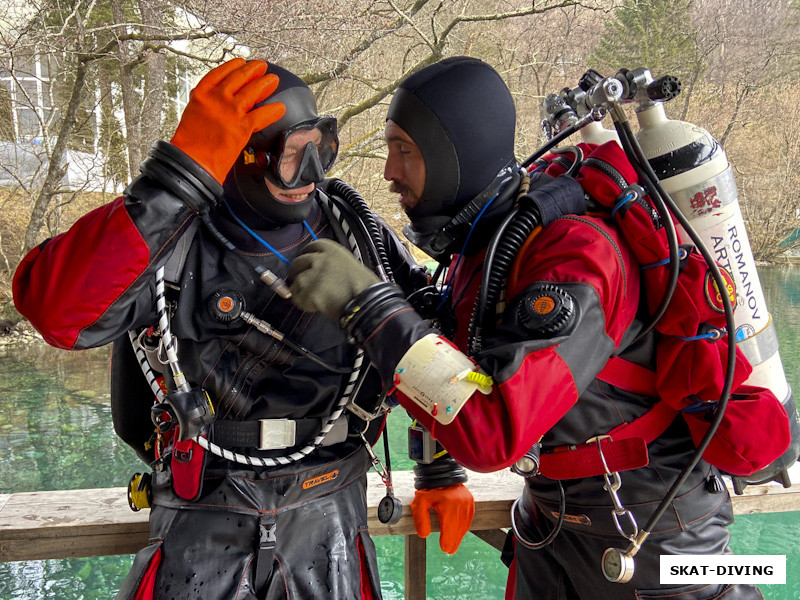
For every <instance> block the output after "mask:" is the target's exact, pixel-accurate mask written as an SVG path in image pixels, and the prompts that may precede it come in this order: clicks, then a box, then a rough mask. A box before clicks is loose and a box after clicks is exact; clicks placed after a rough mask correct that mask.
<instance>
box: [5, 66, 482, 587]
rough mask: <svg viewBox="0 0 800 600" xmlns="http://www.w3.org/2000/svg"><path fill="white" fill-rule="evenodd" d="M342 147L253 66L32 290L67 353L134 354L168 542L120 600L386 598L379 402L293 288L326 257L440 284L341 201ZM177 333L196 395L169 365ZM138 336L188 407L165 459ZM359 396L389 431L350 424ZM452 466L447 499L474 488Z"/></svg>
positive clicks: (215, 97)
mask: <svg viewBox="0 0 800 600" xmlns="http://www.w3.org/2000/svg"><path fill="white" fill-rule="evenodd" d="M337 147H338V137H337V132H336V121H335V119H334V118H332V117H319V115H318V114H317V108H316V102H315V100H314V96H313V94H312V92H311V90H310V89H309V88H308V86H306V85H305V84H304V83H303V82H302V81H301V80H300V79H299V78H298V77H297V76H295V75H294V74H292V73H290V72H289V71H287V70H285V69H282V68H280V67H277V66H276V65H272V64H270V65H269V66H267V64H266V63H264V62H263V61H251V62H247V63H246V62H245V61H244V60H242V59H234V60H232V61H230V62H227V63H225V64H223V65H221V66H220V67H217V68H216V69H214V70H213V71H211V72H210V73H209V74H207V75H206V76H205V77H204V78H203V80H202V81H201V82H200V83H199V84H198V86H197V87H196V88H195V89H194V90H193V92H192V96H191V99H190V102H189V104H188V106H187V108H186V110H185V112H184V113H183V116H182V119H181V123H180V125H179V126H178V129H177V131H176V133H175V136H174V137H173V138H172V140H171V143H166V142H163V141H162V142H157V143H156V144H155V146H154V147H153V149H152V150H151V152H150V154H149V156H148V158H147V159H146V160H145V162H144V163H143V164H142V167H141V170H142V173H143V174H142V175H141V176H140V177H138V178H137V179H136V180H134V181H133V183H131V184H130V185H129V186H128V188H127V189H126V190H125V193H124V195H123V196H122V197H120V198H118V199H117V200H115V201H113V202H111V203H110V204H108V205H105V206H102V207H100V208H98V209H97V210H94V211H92V212H91V213H89V214H87V215H85V216H84V217H83V218H81V219H80V220H79V221H78V222H77V223H76V224H75V225H74V226H73V227H72V228H71V229H70V230H69V231H68V232H66V233H64V234H62V235H59V236H57V237H55V238H52V239H49V240H47V241H46V242H44V243H42V244H41V245H40V246H39V247H38V248H36V249H34V250H33V251H32V252H31V253H30V254H29V255H28V256H27V257H26V258H25V259H24V260H23V262H22V264H21V265H20V267H19V269H18V271H17V273H16V275H15V279H14V299H15V302H16V305H17V307H18V309H19V310H20V312H21V313H22V314H24V315H25V316H26V317H28V318H29V319H30V321H31V322H32V323H33V325H34V326H35V327H36V328H37V329H38V330H39V331H40V332H41V333H42V335H43V336H44V338H45V339H46V340H47V341H48V342H49V343H51V344H53V345H55V346H57V347H60V348H66V349H76V350H77V349H83V348H91V347H97V346H101V345H103V344H107V343H109V342H112V341H114V342H115V344H114V352H113V360H112V404H113V407H114V422H115V428H116V430H117V432H118V433H119V434H120V436H121V437H123V439H125V440H126V441H127V442H128V443H130V444H131V445H133V446H134V448H135V449H136V450H137V452H138V453H139V454H140V456H141V457H142V458H143V459H144V460H146V461H147V462H148V463H152V465H153V474H152V492H151V494H152V497H151V498H150V505H151V507H152V508H151V516H150V526H151V542H150V545H148V547H146V548H145V549H143V550H142V551H141V552H139V554H138V555H137V557H136V559H135V561H134V566H133V569H132V571H131V573H130V574H129V576H128V578H127V580H126V581H125V583H124V585H123V588H122V589H121V590H120V592H119V595H118V596H117V597H118V598H120V599H128V598H131V599H132V598H134V597H135V598H136V599H137V600H140V599H145V598H148V599H149V598H154V599H156V600H165V599H187V600H188V599H190V598H191V599H194V598H199V597H202V598H205V599H208V600H231V599H234V598H238V599H241V600H244V599H256V598H258V599H270V600H271V599H278V598H331V599H345V598H347V599H352V598H376V599H377V598H380V597H381V592H380V586H379V582H378V572H377V568H376V562H375V549H374V545H373V543H372V541H371V539H370V536H369V532H368V529H367V511H366V499H365V488H366V476H365V474H366V472H367V470H368V469H369V468H370V466H371V460H370V455H369V454H368V451H367V446H366V444H367V443H369V444H372V443H374V441H375V440H376V439H377V436H378V435H379V433H380V428H381V426H382V423H383V416H382V414H380V411H379V410H377V409H376V407H380V401H381V398H382V396H381V385H380V381H379V378H378V377H377V374H376V373H375V371H374V370H369V369H368V367H367V362H366V361H363V360H362V361H361V365H360V366H359V356H358V353H357V348H356V347H355V346H353V345H352V344H350V343H348V342H347V340H346V338H345V334H344V333H343V332H342V331H341V330H340V329H339V328H338V327H337V326H335V325H334V324H332V323H330V322H329V321H327V320H326V319H324V318H322V317H320V316H319V315H316V314H310V313H303V312H302V311H300V310H299V309H298V308H296V307H295V305H294V304H293V303H292V302H291V301H290V300H288V299H287V298H286V294H285V287H281V286H282V285H283V284H282V280H281V278H283V277H285V276H286V273H287V267H288V264H289V262H290V261H291V260H293V259H294V258H295V257H297V256H298V255H299V254H300V252H301V251H302V250H303V248H304V247H305V246H306V245H307V244H308V243H309V242H311V241H312V240H315V239H324V240H328V241H330V242H331V243H335V244H337V245H338V244H341V245H342V246H341V247H342V250H343V251H344V252H345V253H346V254H348V256H353V255H354V254H356V253H357V254H358V255H359V256H360V261H362V262H363V264H364V265H365V272H366V273H369V274H370V276H371V277H372V276H374V275H372V273H373V272H377V273H381V274H382V275H383V276H384V277H386V276H387V275H386V273H387V271H391V274H392V275H393V277H394V281H395V282H396V283H397V284H398V285H400V286H401V287H403V288H404V289H408V290H411V289H414V288H415V287H419V286H420V285H421V284H425V283H426V282H427V274H426V273H425V272H423V271H422V270H421V269H420V268H419V267H417V266H415V265H414V263H413V260H412V259H411V258H410V256H409V255H408V254H407V252H406V251H405V249H404V248H402V246H401V245H400V243H399V242H398V240H397V239H396V237H395V236H394V235H393V234H392V233H391V232H390V230H389V229H388V227H385V226H384V225H383V224H382V222H380V221H378V220H376V218H375V217H374V215H372V214H371V213H369V211H368V210H366V205H365V204H364V203H363V201H362V200H360V198H356V199H355V200H353V196H352V195H353V194H354V193H355V192H353V191H352V190H350V189H349V188H347V186H346V185H342V184H341V182H336V181H333V182H326V184H327V189H328V193H327V194H326V192H325V191H323V189H322V186H321V185H320V184H321V183H322V182H323V177H324V173H325V171H326V170H328V169H329V168H330V167H331V165H332V163H333V161H334V159H335V157H336V154H337V149H338V148H337ZM337 185H338V186H339V187H336V186H337ZM337 190H338V191H337ZM356 196H357V194H356ZM348 198H349V200H348ZM160 267H165V273H164V275H163V277H162V280H163V281H162V283H163V285H164V291H163V296H164V299H165V301H166V304H165V310H163V311H159V310H158V302H159V300H160V299H161V295H162V292H161V291H160V288H159V287H158V285H157V283H156V280H157V277H156V273H157V271H158V269H159V268H160ZM264 274H267V275H268V277H267V278H266V279H264V281H267V282H268V283H271V287H268V285H266V284H265V283H264V282H263V281H262V275H264ZM164 316H166V317H167V319H168V329H169V331H170V333H171V337H172V338H173V344H174V347H173V349H174V350H175V352H176V355H177V364H178V365H179V368H180V369H182V373H183V376H184V377H185V379H186V382H187V386H188V387H189V388H190V390H189V391H188V392H180V381H179V375H177V374H176V373H175V372H173V371H172V370H170V369H168V368H167V367H166V365H163V364H162V365H160V363H161V362H163V363H166V362H167V358H168V355H165V354H164V352H165V349H166V348H165V346H166V345H167V344H165V343H163V341H164V331H163V329H164V328H162V327H161V326H160V325H161V323H160V321H159V319H160V318H161V317H164ZM246 316H247V318H249V319H250V320H249V321H247V322H245V320H244V319H245V317H246ZM259 327H260V328H261V329H262V330H261V331H260V330H259ZM129 331H132V332H134V335H133V338H134V340H136V341H137V346H138V349H140V350H141V349H144V350H147V351H148V352H149V353H150V355H156V354H158V356H159V357H160V359H159V358H156V359H155V360H153V361H152V363H153V364H152V365H145V371H149V372H150V373H151V374H153V375H154V376H155V377H156V379H157V378H158V377H159V376H163V378H164V379H165V380H166V386H167V390H168V391H169V392H170V394H168V395H167V397H166V401H165V402H159V403H158V404H156V406H155V407H154V411H155V412H154V413H153V418H154V419H155V422H156V424H157V426H158V428H159V431H160V434H159V435H158V436H155V438H154V439H153V437H154V436H153V432H154V427H153V422H152V421H151V406H152V404H153V392H152V391H151V389H150V387H148V385H147V383H146V380H145V377H143V375H142V371H141V370H140V369H139V365H138V360H137V359H138V358H139V356H140V355H136V356H134V349H133V346H132V345H131V342H130V341H129V335H128V333H127V332H129ZM264 331H266V332H267V333H265V332H264ZM270 332H271V333H270ZM159 336H160V337H159ZM159 339H161V340H162V344H161V345H160V346H159V345H158V342H159ZM145 356H146V355H145ZM145 362H147V361H145ZM156 370H160V371H161V372H160V373H159V372H154V371H156ZM176 388H179V389H178V390H176ZM206 394H207V395H206ZM347 395H350V396H352V398H351V400H350V401H352V402H355V403H356V404H357V405H358V406H360V407H361V408H362V410H363V411H364V412H363V413H359V414H369V413H378V414H379V416H378V418H375V419H374V420H372V422H368V420H366V419H367V417H366V416H365V420H362V419H360V418H358V417H357V416H356V414H355V413H353V412H352V411H350V410H346V409H345V410H342V408H343V406H342V401H343V400H344V399H347ZM206 399H207V400H206ZM209 401H210V405H209ZM337 410H338V411H339V412H340V413H341V416H340V417H339V418H338V419H336V420H335V421H334V420H333V418H332V415H335V414H336V413H337ZM176 420H177V421H178V422H179V427H178V429H184V430H186V431H182V432H180V436H179V434H178V429H176V428H175V427H174V425H175V421H176ZM323 427H329V430H328V431H327V434H326V435H325V436H324V437H323V438H322V439H321V441H320V440H319V439H318V438H319V437H320V436H321V435H322V434H321V432H322V431H323ZM197 434H204V435H205V437H206V439H207V440H208V441H210V442H212V443H213V444H215V446H216V447H218V448H220V449H222V450H224V451H225V452H227V453H228V455H229V456H230V455H232V454H233V453H235V454H238V455H240V456H243V457H245V458H244V461H245V463H246V462H247V461H251V460H252V461H253V462H254V464H252V465H251V464H242V461H241V460H240V461H238V462H237V461H236V460H230V459H228V458H226V457H224V456H218V455H217V454H215V453H213V452H212V451H211V450H209V449H206V448H204V447H201V446H200V445H199V444H198V443H197V442H196V441H193V440H192V439H189V438H193V437H194V436H195V435H197ZM362 434H363V435H362ZM179 438H182V439H179ZM365 438H366V441H365ZM154 447H155V448H154ZM309 447H310V448H311V450H309ZM269 460H272V462H271V463H269V464H267V463H268V462H269ZM448 460H449V465H450V468H449V470H448V478H447V479H446V481H444V483H446V484H448V485H450V486H452V485H461V484H463V482H464V481H465V480H466V474H465V472H464V470H463V469H462V468H461V467H459V466H458V465H456V464H455V462H454V461H452V459H448ZM432 479H436V478H432ZM436 485H437V484H436V482H435V481H433V483H432V485H431V487H435V486H436ZM470 501H471V496H470ZM461 535H463V533H462V534H461Z"/></svg>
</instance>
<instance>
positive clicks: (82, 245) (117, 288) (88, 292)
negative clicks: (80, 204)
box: [13, 182, 194, 349]
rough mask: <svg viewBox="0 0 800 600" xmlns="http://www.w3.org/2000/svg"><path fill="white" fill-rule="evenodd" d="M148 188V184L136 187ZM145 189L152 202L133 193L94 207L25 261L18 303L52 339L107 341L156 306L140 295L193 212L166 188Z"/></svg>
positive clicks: (18, 276)
mask: <svg viewBox="0 0 800 600" xmlns="http://www.w3.org/2000/svg"><path fill="white" fill-rule="evenodd" d="M132 187H133V186H132ZM143 187H147V183H146V182H140V183H139V184H138V186H136V187H135V188H134V192H136V191H139V192H142V191H145V190H142V188H143ZM129 190H130V188H129ZM142 195H143V196H145V197H147V200H145V201H142V200H140V199H139V198H138V197H137V196H135V195H133V194H131V193H126V196H125V197H120V198H117V199H116V200H114V201H113V202H110V203H109V204H106V205H104V206H101V207H99V208H97V209H95V210H93V211H91V212H90V213H88V214H86V215H84V216H83V217H82V218H81V219H79V220H78V221H77V222H76V223H75V225H73V226H72V227H71V228H70V229H69V230H68V231H67V232H65V233H63V234H61V235H58V236H56V237H54V238H52V239H50V240H47V241H46V242H44V243H42V244H41V245H39V246H38V247H36V248H34V249H33V250H31V251H30V252H29V253H28V255H27V256H26V257H25V258H24V259H23V260H22V262H21V263H20V265H19V267H18V268H17V271H16V273H15V274H14V280H13V292H14V303H15V305H16V307H17V310H19V312H20V313H22V315H24V316H25V317H26V318H28V319H29V320H30V322H31V324H32V325H33V326H34V327H35V328H36V329H37V330H38V331H39V332H40V333H41V334H42V336H43V337H44V339H45V340H46V341H47V342H48V343H50V344H52V345H54V346H57V347H59V348H66V349H82V348H88V347H94V346H100V345H103V344H106V343H108V342H110V341H111V340H113V339H115V338H116V337H118V336H119V335H121V334H122V333H123V332H124V331H127V329H129V328H131V327H132V326H133V325H134V324H136V323H134V322H135V321H137V320H140V319H141V318H142V317H143V315H141V314H140V313H141V312H142V311H143V310H146V311H148V312H150V311H152V306H153V303H152V301H149V302H141V303H137V301H136V300H137V298H138V297H139V295H140V292H141V291H142V290H143V289H145V288H147V287H148V286H149V285H151V282H152V274H153V273H154V272H155V269H156V268H157V266H160V264H163V263H164V262H165V261H166V259H167V258H168V255H169V248H170V242H171V241H172V240H173V239H174V238H175V237H176V235H177V233H178V232H179V231H181V230H182V228H183V227H185V225H186V223H188V221H189V220H190V219H191V218H192V216H193V214H194V213H191V211H189V210H188V209H187V208H186V207H185V206H184V205H183V204H182V203H181V202H180V201H179V200H178V199H177V198H175V197H174V196H171V195H170V194H168V193H167V192H165V191H164V190H161V189H159V188H151V189H149V190H146V192H145V193H144V194H142ZM145 307H146V308H145Z"/></svg>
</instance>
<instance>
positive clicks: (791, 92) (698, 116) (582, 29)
mask: <svg viewBox="0 0 800 600" xmlns="http://www.w3.org/2000/svg"><path fill="white" fill-rule="evenodd" d="M236 55H240V56H245V57H250V58H263V59H265V60H268V61H272V62H275V63H278V64H281V65H282V66H284V67H287V68H289V69H290V70H292V71H294V72H295V73H297V74H298V75H300V76H302V78H303V79H304V80H305V81H306V82H307V83H308V84H309V85H310V86H311V88H312V89H313V90H314V92H315V94H316V95H317V99H318V104H319V109H320V114H331V115H335V116H336V117H337V118H338V119H339V136H340V142H341V146H340V152H339V158H338V160H337V162H336V164H335V166H334V168H333V170H332V171H331V173H330V175H331V176H335V177H340V178H342V179H344V180H345V181H347V182H348V183H349V184H350V185H352V186H353V187H355V188H356V189H357V190H358V191H359V192H360V193H361V195H362V196H364V198H365V199H366V200H367V202H368V204H369V205H370V206H371V207H372V209H373V210H374V211H376V212H377V213H379V214H380V215H382V216H383V217H384V218H385V219H386V220H387V221H388V222H389V224H390V225H392V226H393V227H395V228H397V229H398V230H399V229H400V228H401V227H402V225H403V224H404V222H405V220H404V217H403V215H402V212H401V211H400V209H399V207H398V206H397V204H396V198H395V195H393V194H390V193H389V192H388V184H387V183H386V182H385V181H384V180H383V159H384V158H385V154H386V148H385V143H384V141H383V125H384V119H385V115H386V109H387V107H388V103H389V101H390V100H391V95H392V93H393V91H394V90H395V89H396V87H397V85H398V83H399V82H400V81H401V80H402V79H403V78H404V77H406V76H407V75H408V74H410V73H411V72H413V71H415V70H418V69H420V68H422V67H424V66H425V65H428V64H431V63H433V62H435V61H437V60H440V59H442V58H444V57H447V56H453V55H469V56H474V57H477V58H481V59H483V60H485V61H487V62H488V63H490V64H491V65H493V66H494V67H495V68H496V69H497V70H498V71H499V72H500V73H501V75H502V76H503V78H504V79H505V81H506V82H507V83H508V85H509V87H510V89H511V91H512V93H513V96H514V99H515V102H516V106H517V126H518V135H517V156H518V157H519V158H520V159H522V158H525V157H526V156H528V155H529V154H531V153H532V152H533V151H534V150H535V149H536V148H537V147H538V146H539V145H541V144H542V143H543V142H544V140H545V138H544V134H543V132H542V129H541V126H540V123H541V119H542V112H541V108H542V101H543V99H544V97H545V96H546V95H547V94H549V93H556V92H559V91H560V90H561V89H562V88H564V87H570V88H573V87H575V86H576V85H577V83H578V81H579V78H580V77H581V75H582V74H583V73H584V72H585V71H586V70H587V69H589V68H592V69H595V70H596V71H598V72H599V73H601V74H603V75H614V74H615V73H616V72H617V71H618V70H619V69H622V68H625V69H633V68H637V67H646V68H648V69H650V71H651V72H652V74H653V76H654V77H656V78H657V77H660V76H662V75H674V76H676V77H678V79H679V80H680V81H681V83H682V91H681V94H680V95H679V96H678V97H677V98H676V99H674V100H672V101H671V102H669V103H667V104H666V105H665V107H666V109H667V114H668V116H670V117H671V118H675V119H681V120H686V121H689V122H692V123H696V124H698V125H700V126H701V127H703V128H705V129H707V130H708V131H710V132H711V134H712V135H713V136H714V137H715V138H716V139H717V140H718V141H719V142H720V143H721V144H722V146H723V147H724V149H725V151H726V152H727V154H728V158H729V160H730V162H731V164H732V165H733V169H734V173H735V176H736V180H737V185H738V189H739V201H740V203H741V206H742V212H743V215H744V218H745V221H746V224H747V227H748V231H749V234H750V241H751V245H752V249H753V253H754V255H755V257H756V259H757V260H760V261H771V262H779V261H782V260H785V259H786V257H787V256H790V255H791V254H792V252H793V250H796V248H797V247H798V244H800V240H793V241H792V235H793V234H795V232H796V231H797V229H798V227H800V221H799V220H798V215H800V78H798V73H800V0H584V1H574V0H560V1H559V0H542V1H537V0H530V1H528V2H525V1H523V0H488V1H487V0H354V1H347V0H320V1H318V0H271V1H264V0H208V1H205V0H187V1H183V2H181V1H173V0H25V1H24V2H23V1H21V0H0V60H1V61H2V63H0V65H2V67H0V75H3V76H5V77H7V78H10V79H14V78H17V77H20V76H21V74H23V73H25V74H28V75H29V74H30V73H32V72H35V71H36V72H40V71H41V69H40V70H38V71H37V70H35V69H33V68H32V65H33V64H34V62H35V59H37V58H38V60H39V61H40V62H41V61H44V62H46V66H47V68H46V73H47V76H48V81H49V83H50V84H51V85H49V86H48V93H49V94H50V98H49V106H50V107H52V110H47V111H42V110H39V111H32V112H31V114H35V115H36V118H37V119H39V120H40V121H41V132H42V134H41V139H37V140H36V143H37V150H38V152H39V154H38V155H37V156H39V157H40V159H39V163H38V164H37V166H36V168H35V169H33V170H30V169H29V168H26V169H23V168H22V166H21V164H16V163H15V161H14V160H10V159H8V158H7V157H8V156H9V155H8V154H6V155H4V156H5V157H6V158H4V159H3V160H2V162H0V174H2V175H3V176H4V180H5V181H6V182H7V183H6V185H5V186H4V187H2V188H0V329H2V328H9V327H13V326H14V325H15V324H16V323H17V322H18V321H19V320H20V318H21V317H20V316H19V314H18V313H17V312H16V311H15V310H14V308H13V303H12V302H11V278H12V276H13V273H14V270H15V269H16V266H17V265H18V263H19V261H20V260H21V258H22V256H24V254H25V253H26V252H27V251H28V250H29V249H31V248H33V247H34V246H36V245H37V244H39V243H41V242H42V241H43V240H44V239H46V238H48V237H51V236H54V235H57V234H58V233H60V232H62V231H64V230H65V229H67V228H68V227H69V226H70V225H71V224H72V223H73V222H74V221H75V219H77V218H78V217H79V216H81V215H82V214H84V213H85V212H87V211H88V210H90V209H92V208H94V207H96V206H99V205H100V204H102V203H105V202H108V201H110V200H111V199H113V197H114V196H115V195H117V194H116V193H113V192H111V191H107V192H88V191H86V189H87V186H81V185H77V186H76V185H75V184H74V182H73V183H72V184H71V185H69V186H66V185H65V184H64V176H65V173H66V172H67V169H68V164H67V163H68V159H69V157H70V156H71V155H70V154H69V151H70V150H82V151H90V152H94V153H95V155H96V156H97V157H98V158H99V159H102V160H100V161H99V164H101V165H102V177H103V179H105V180H106V182H108V183H109V184H110V185H108V186H107V189H108V190H112V189H114V188H116V189H121V188H122V187H123V186H124V185H125V184H126V183H127V182H130V181H131V179H132V178H134V177H135V176H136V175H137V174H138V166H139V164H140V163H141V161H142V159H143V158H144V157H145V156H146V154H147V151H148V149H149V148H150V146H152V144H153V142H154V141H156V140H158V139H169V138H170V137H171V135H172V133H173V131H174V129H175V126H176V124H177V122H178V119H179V114H178V110H177V109H176V103H175V102H173V101H172V100H171V98H174V96H175V93H176V89H177V87H178V86H179V83H180V82H179V80H178V79H179V78H178V77H177V76H176V73H178V74H186V73H188V74H189V77H190V78H191V80H192V81H196V80H198V79H199V78H200V77H201V76H202V75H203V74H204V73H205V72H207V71H208V70H209V69H210V68H212V67H213V66H215V65H217V64H219V63H220V62H222V61H224V60H227V59H229V58H231V57H233V56H236ZM43 57H44V58H43ZM20 78H21V77H20ZM28 79H29V78H28ZM18 88H19V89H22V90H24V89H25V88H24V86H18ZM29 89H30V88H29ZM28 100H29V101H32V98H28ZM14 101H15V102H17V103H20V102H23V103H24V102H25V101H26V95H25V94H24V91H23V93H21V94H20V93H17V95H16V96H15V98H14ZM11 111H12V104H11V97H10V96H9V93H8V91H7V89H6V87H3V86H0V143H2V142H4V141H5V142H6V143H10V142H14V140H15V132H14V128H13V119H12V112H11ZM98 114H99V115H100V119H97V118H96V116H97V115H98ZM92 115H94V120H92V118H91V117H92ZM604 126H606V127H611V125H610V123H609V122H608V121H606V122H604ZM11 145H12V146H13V144H11ZM9 181H10V182H11V183H10V184H9V183H8V182H9ZM787 240H789V241H788V242H787Z"/></svg>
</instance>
